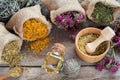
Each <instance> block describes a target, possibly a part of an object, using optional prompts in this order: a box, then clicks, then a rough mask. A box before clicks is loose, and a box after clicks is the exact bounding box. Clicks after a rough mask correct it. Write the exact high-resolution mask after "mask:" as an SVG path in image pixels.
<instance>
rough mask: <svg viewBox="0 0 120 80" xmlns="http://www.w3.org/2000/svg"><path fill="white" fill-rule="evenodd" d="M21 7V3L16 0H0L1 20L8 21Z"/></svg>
mask: <svg viewBox="0 0 120 80" xmlns="http://www.w3.org/2000/svg"><path fill="white" fill-rule="evenodd" d="M19 9H20V8H19V5H18V3H17V2H16V1H15V0H0V21H2V22H6V21H8V20H9V18H10V17H11V16H12V15H13V14H14V13H15V12H17V11H18V10H19Z"/></svg>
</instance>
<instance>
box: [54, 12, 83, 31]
mask: <svg viewBox="0 0 120 80" xmlns="http://www.w3.org/2000/svg"><path fill="white" fill-rule="evenodd" d="M83 18H84V15H83V14H82V13H81V12H76V11H68V12H65V13H62V14H61V15H58V16H57V17H56V20H55V22H56V24H58V26H59V25H61V26H62V28H63V29H65V30H70V31H75V30H77V29H78V26H79V23H80V21H81V20H82V19H83Z"/></svg>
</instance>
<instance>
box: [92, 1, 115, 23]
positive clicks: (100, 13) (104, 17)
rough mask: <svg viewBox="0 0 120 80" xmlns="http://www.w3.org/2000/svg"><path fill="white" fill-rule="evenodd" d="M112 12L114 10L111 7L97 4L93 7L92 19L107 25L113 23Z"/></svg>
mask: <svg viewBox="0 0 120 80" xmlns="http://www.w3.org/2000/svg"><path fill="white" fill-rule="evenodd" d="M113 11H114V9H113V8H112V7H110V6H108V5H104V4H103V3H101V2H98V3H96V5H95V9H94V11H93V13H92V17H93V19H94V20H96V22H97V23H99V24H105V25H108V24H110V22H112V21H113Z"/></svg>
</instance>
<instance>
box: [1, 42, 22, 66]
mask: <svg viewBox="0 0 120 80" xmlns="http://www.w3.org/2000/svg"><path fill="white" fill-rule="evenodd" d="M19 50H20V49H19V46H18V42H17V41H10V42H9V43H7V44H6V45H5V47H4V49H3V53H2V60H3V61H4V62H7V63H8V64H9V66H10V67H11V68H13V67H14V66H16V65H18V64H20V62H21V60H22V54H20V51H19Z"/></svg>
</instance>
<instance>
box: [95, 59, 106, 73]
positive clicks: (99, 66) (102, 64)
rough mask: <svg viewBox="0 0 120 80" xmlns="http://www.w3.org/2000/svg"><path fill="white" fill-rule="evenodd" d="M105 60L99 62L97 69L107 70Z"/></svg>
mask: <svg viewBox="0 0 120 80" xmlns="http://www.w3.org/2000/svg"><path fill="white" fill-rule="evenodd" d="M105 63H106V62H105V60H102V61H101V62H99V63H98V64H97V65H96V67H95V68H96V69H97V70H99V71H102V70H103V69H104V68H105V66H104V65H105Z"/></svg>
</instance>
